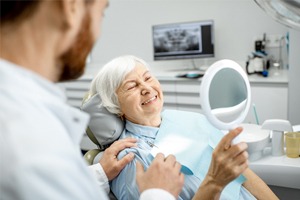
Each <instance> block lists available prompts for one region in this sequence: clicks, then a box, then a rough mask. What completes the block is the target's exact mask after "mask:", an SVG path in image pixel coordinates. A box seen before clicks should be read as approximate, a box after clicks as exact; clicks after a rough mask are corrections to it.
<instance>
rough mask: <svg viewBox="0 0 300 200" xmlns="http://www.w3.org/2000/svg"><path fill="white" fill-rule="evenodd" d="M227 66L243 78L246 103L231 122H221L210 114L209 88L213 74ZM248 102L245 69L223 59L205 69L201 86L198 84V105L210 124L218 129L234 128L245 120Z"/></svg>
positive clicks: (248, 92)
mask: <svg viewBox="0 0 300 200" xmlns="http://www.w3.org/2000/svg"><path fill="white" fill-rule="evenodd" d="M228 68H229V69H233V70H235V71H236V72H237V73H238V74H240V75H241V77H242V78H243V80H244V83H245V85H246V89H247V103H246V107H245V109H244V111H243V112H242V113H241V114H240V115H239V116H238V117H237V118H236V119H235V120H233V121H231V122H223V121H221V120H219V119H218V118H217V117H216V116H215V115H213V114H212V110H211V106H210V102H209V89H210V85H211V82H212V80H213V78H214V77H215V74H216V73H218V72H219V71H220V70H222V69H228ZM250 103H251V88H250V83H249V79H248V76H247V74H246V73H245V71H244V70H243V69H242V67H241V66H240V65H239V64H238V63H236V62H234V61H232V60H228V59H224V60H220V61H217V62H215V63H213V64H212V65H211V66H210V67H209V68H208V69H207V71H206V72H205V74H204V76H203V78H202V81H201V86H200V105H201V107H202V110H203V111H204V114H205V116H206V117H207V118H208V120H209V121H210V123H211V124H213V125H214V126H215V127H217V128H219V129H220V130H231V129H234V128H236V127H237V125H239V124H241V123H242V122H243V121H244V120H245V118H246V116H247V114H248V111H249V108H250Z"/></svg>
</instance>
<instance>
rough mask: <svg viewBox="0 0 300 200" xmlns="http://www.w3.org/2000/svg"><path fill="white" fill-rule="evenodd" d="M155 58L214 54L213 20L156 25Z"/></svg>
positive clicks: (154, 28) (208, 55)
mask: <svg viewBox="0 0 300 200" xmlns="http://www.w3.org/2000/svg"><path fill="white" fill-rule="evenodd" d="M152 31H153V47H154V60H170V59H184V58H206V57H213V56H214V37H213V21H212V20H208V21H200V22H185V23H175V24H163V25H155V26H153V27H152Z"/></svg>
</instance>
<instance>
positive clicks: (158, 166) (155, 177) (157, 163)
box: [136, 153, 184, 199]
mask: <svg viewBox="0 0 300 200" xmlns="http://www.w3.org/2000/svg"><path fill="white" fill-rule="evenodd" d="M180 169H181V164H179V163H178V162H177V161H176V158H175V156H173V155H169V156H168V157H166V158H165V156H164V155H163V154H162V153H159V154H157V155H156V157H155V159H154V160H153V162H152V164H151V165H150V167H149V168H148V170H147V171H146V172H145V171H144V167H143V166H142V165H141V163H139V162H137V164H136V181H137V184H138V187H139V190H140V192H141V193H142V192H143V191H145V190H147V189H151V188H159V189H163V190H166V191H168V192H169V193H171V194H172V195H173V196H174V197H175V198H176V199H177V197H178V195H179V193H180V192H181V189H182V187H183V183H184V175H183V174H182V173H181V172H180Z"/></svg>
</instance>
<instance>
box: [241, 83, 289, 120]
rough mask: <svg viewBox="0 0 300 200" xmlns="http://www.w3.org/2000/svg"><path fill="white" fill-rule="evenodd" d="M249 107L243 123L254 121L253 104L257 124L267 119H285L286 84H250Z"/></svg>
mask: <svg viewBox="0 0 300 200" xmlns="http://www.w3.org/2000/svg"><path fill="white" fill-rule="evenodd" d="M251 95H252V98H251V107H250V109H249V113H248V115H247V117H246V119H245V121H244V122H245V123H256V119H255V113H254V108H253V104H255V107H256V112H257V116H258V120H259V124H262V123H263V122H264V121H265V120H267V119H285V120H286V119H287V105H288V88H287V84H275V83H273V84H251Z"/></svg>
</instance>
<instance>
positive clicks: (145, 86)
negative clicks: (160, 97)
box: [141, 84, 152, 95]
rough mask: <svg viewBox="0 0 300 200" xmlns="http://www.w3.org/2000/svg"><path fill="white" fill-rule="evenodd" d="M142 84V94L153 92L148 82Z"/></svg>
mask: <svg viewBox="0 0 300 200" xmlns="http://www.w3.org/2000/svg"><path fill="white" fill-rule="evenodd" d="M141 86H142V91H141V94H142V95H146V94H150V93H151V90H152V88H151V87H150V86H149V85H148V84H142V85H141Z"/></svg>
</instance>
